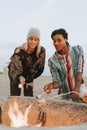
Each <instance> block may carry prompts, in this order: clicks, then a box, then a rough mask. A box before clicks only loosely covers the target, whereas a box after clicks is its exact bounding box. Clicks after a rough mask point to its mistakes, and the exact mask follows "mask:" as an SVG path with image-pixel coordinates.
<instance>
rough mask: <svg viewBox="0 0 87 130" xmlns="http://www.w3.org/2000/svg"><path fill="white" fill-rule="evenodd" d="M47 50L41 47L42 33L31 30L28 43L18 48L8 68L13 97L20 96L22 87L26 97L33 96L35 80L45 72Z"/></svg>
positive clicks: (37, 30) (35, 29) (34, 29)
mask: <svg viewBox="0 0 87 130" xmlns="http://www.w3.org/2000/svg"><path fill="white" fill-rule="evenodd" d="M44 65H45V48H44V47H42V46H40V31H39V29H37V28H31V29H30V30H29V32H28V35H27V41H26V43H24V44H23V45H22V46H20V47H17V48H16V49H15V51H14V54H13V56H12V57H11V62H10V64H9V66H8V70H9V71H8V76H9V78H10V94H11V96H14V95H16V96H20V94H21V86H23V87H24V96H33V80H34V79H35V78H37V77H39V76H40V75H41V74H42V72H43V71H44Z"/></svg>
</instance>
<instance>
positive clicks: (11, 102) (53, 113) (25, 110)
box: [0, 97, 87, 127]
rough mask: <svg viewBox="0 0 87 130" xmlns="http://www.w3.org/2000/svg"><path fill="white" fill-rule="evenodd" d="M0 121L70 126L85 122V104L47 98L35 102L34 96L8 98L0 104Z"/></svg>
mask: <svg viewBox="0 0 87 130" xmlns="http://www.w3.org/2000/svg"><path fill="white" fill-rule="evenodd" d="M0 113H1V115H0V117H1V123H2V125H7V126H11V127H21V126H38V127H41V126H42V127H44V126H45V127H57V126H70V125H77V124H81V123H83V122H87V105H86V104H84V103H82V104H81V103H80V104H79V103H70V102H68V101H67V102H63V101H62V102H61V101H51V100H47V101H46V102H45V103H44V105H42V104H41V105H38V104H36V100H35V98H29V97H28V98H20V97H15V98H12V97H11V98H8V100H7V101H6V102H3V104H1V112H0Z"/></svg>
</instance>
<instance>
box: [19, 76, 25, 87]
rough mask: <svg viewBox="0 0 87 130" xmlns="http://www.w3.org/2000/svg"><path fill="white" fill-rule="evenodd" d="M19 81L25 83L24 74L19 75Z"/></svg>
mask: <svg viewBox="0 0 87 130" xmlns="http://www.w3.org/2000/svg"><path fill="white" fill-rule="evenodd" d="M19 81H20V83H21V84H22V85H25V78H24V77H23V76H20V77H19Z"/></svg>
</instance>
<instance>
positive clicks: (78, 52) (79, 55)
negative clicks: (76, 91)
mask: <svg viewBox="0 0 87 130" xmlns="http://www.w3.org/2000/svg"><path fill="white" fill-rule="evenodd" d="M68 50H69V51H70V58H71V61H72V71H73V76H74V79H75V75H76V73H77V72H83V66H84V56H83V49H82V47H81V46H79V45H77V46H73V47H71V46H69V45H68ZM48 65H49V67H50V72H51V74H52V77H53V81H56V82H58V83H59V84H60V85H61V91H62V92H63V93H66V92H69V91H70V87H69V84H68V79H67V74H68V72H67V68H66V55H60V54H59V53H58V52H55V54H54V55H53V56H52V57H51V58H50V59H49V60H48Z"/></svg>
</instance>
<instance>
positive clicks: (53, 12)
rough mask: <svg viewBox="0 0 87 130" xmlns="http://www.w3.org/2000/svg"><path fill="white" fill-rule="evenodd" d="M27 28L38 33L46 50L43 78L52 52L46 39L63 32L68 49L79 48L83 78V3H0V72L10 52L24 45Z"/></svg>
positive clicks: (86, 28)
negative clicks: (54, 31) (63, 30)
mask: <svg viewBox="0 0 87 130" xmlns="http://www.w3.org/2000/svg"><path fill="white" fill-rule="evenodd" d="M31 27H36V28H38V29H40V32H41V38H40V42H41V45H42V46H44V47H45V48H46V64H45V70H44V73H43V75H50V70H49V67H48V58H49V57H50V56H52V54H53V53H54V51H55V49H54V46H53V44H52V40H51V37H50V35H51V33H52V31H53V30H55V29H59V28H64V29H66V31H67V32H68V37H69V38H68V41H69V43H70V45H71V46H73V45H77V44H78V45H81V46H82V47H83V50H84V57H85V65H84V73H83V74H84V76H87V67H86V66H87V58H86V55H87V51H86V49H87V0H36V1H35V0H0V52H1V53H0V71H3V68H4V67H5V66H7V65H8V64H7V63H8V61H9V59H10V57H11V55H12V54H13V52H14V49H15V48H16V47H17V46H19V45H22V44H23V43H24V42H26V38H27V33H28V31H29V29H30V28H31Z"/></svg>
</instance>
